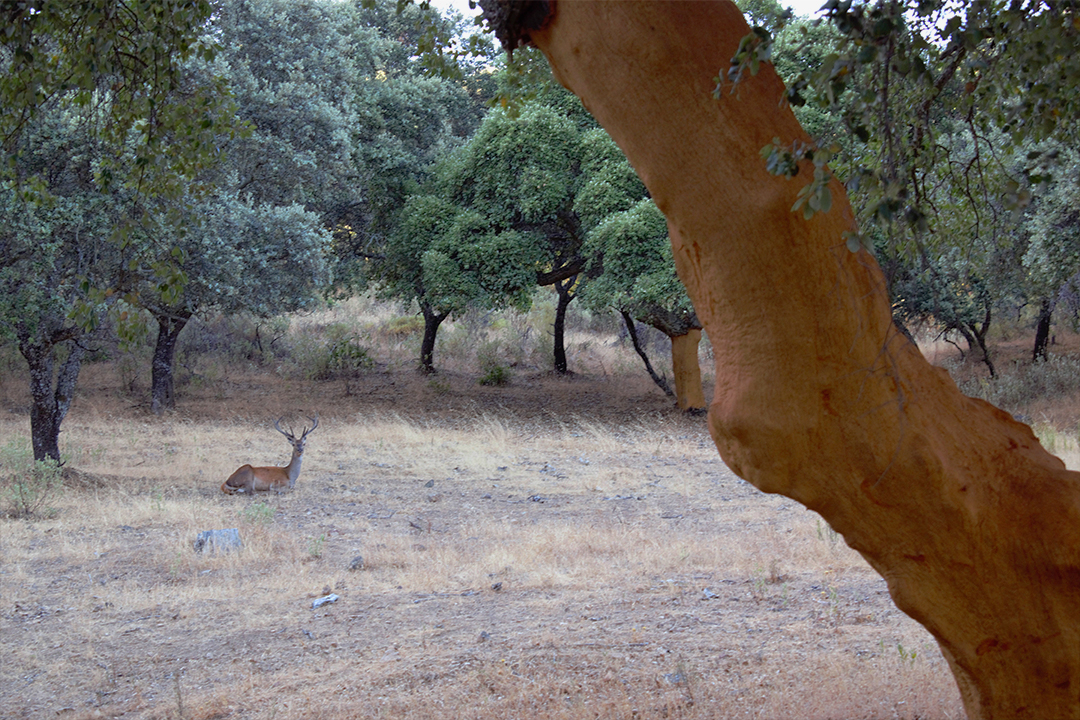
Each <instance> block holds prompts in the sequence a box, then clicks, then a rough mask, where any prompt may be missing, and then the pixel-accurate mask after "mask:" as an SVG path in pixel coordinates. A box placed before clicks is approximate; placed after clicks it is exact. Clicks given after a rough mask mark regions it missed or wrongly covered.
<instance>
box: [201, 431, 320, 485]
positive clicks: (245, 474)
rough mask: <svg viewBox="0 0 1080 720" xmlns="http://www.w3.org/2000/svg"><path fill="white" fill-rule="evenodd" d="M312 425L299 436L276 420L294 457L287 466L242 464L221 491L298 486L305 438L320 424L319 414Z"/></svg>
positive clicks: (224, 483)
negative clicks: (282, 426) (286, 429)
mask: <svg viewBox="0 0 1080 720" xmlns="http://www.w3.org/2000/svg"><path fill="white" fill-rule="evenodd" d="M311 420H312V423H313V424H312V426H311V427H310V428H305V429H304V432H303V434H302V435H300V437H299V438H297V437H296V436H295V435H293V433H292V428H289V431H288V432H286V431H285V430H282V429H281V425H280V423H281V420H280V419H279V420H276V421H274V428H275V429H277V431H278V432H279V433H281V434H282V435H284V436H285V438H286V439H287V440H288V441H289V444H290V445H292V449H293V450H292V459H291V460H289V464H288V465H286V466H285V467H274V466H270V467H255V466H253V465H241V466H240V467H239V468H237V470H236V472H234V473H233V474H232V475H230V476H229V477H228V479H227V480H226V481H225V482H223V483H222V484H221V491H222V492H223V493H225V494H226V495H234V494H236V493H245V492H246V493H253V492H269V491H270V490H275V491H277V492H281V491H282V490H292V489H293V488H294V487H295V486H296V479H297V478H298V477H300V462H301V460H303V457H304V440H305V439H306V438H307V436H308V433H310V432H311V431H312V430H314V429H315V428H317V427H318V426H319V418H318V416H316V417H314V418H312V419H311Z"/></svg>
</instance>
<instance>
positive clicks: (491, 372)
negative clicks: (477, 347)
mask: <svg viewBox="0 0 1080 720" xmlns="http://www.w3.org/2000/svg"><path fill="white" fill-rule="evenodd" d="M479 382H480V384H481V385H498V386H502V385H506V384H507V383H508V382H510V369H509V368H507V367H506V366H505V365H492V366H490V367H488V368H487V369H486V370H485V371H484V375H483V376H482V377H481V378H480V381H479Z"/></svg>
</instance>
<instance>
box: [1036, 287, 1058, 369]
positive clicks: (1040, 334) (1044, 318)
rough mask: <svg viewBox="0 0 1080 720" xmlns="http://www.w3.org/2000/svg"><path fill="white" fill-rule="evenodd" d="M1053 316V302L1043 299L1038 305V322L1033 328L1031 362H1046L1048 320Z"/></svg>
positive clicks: (1048, 340) (1048, 331) (1048, 334)
mask: <svg viewBox="0 0 1080 720" xmlns="http://www.w3.org/2000/svg"><path fill="white" fill-rule="evenodd" d="M1053 316H1054V302H1053V300H1051V299H1050V298H1043V301H1042V302H1041V303H1039V322H1038V324H1037V325H1036V326H1035V350H1034V352H1032V354H1031V361H1032V362H1038V361H1040V360H1046V359H1047V358H1048V357H1049V355H1048V353H1047V347H1048V346H1049V345H1050V320H1051V318H1053Z"/></svg>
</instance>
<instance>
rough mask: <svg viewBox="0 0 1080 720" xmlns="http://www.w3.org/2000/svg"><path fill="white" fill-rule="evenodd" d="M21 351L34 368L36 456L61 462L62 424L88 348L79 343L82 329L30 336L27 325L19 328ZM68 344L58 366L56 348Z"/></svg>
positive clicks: (32, 438)
mask: <svg viewBox="0 0 1080 720" xmlns="http://www.w3.org/2000/svg"><path fill="white" fill-rule="evenodd" d="M16 332H17V334H18V337H19V352H20V353H21V354H22V356H23V357H24V358H25V359H26V363H27V365H28V366H29V368H30V397H31V401H32V405H31V407H30V442H31V445H32V446H33V449H34V459H35V460H44V459H45V458H52V459H53V460H56V461H57V462H60V425H61V423H63V422H64V418H65V417H67V413H68V410H69V409H70V408H71V401H72V400H73V399H74V397H75V385H76V383H77V382H78V380H79V370H80V369H81V367H82V359H83V356H85V354H86V350H85V349H84V348H83V347H82V346H81V345H79V343H78V340H79V338H80V337H81V333H80V332H78V331H74V330H69V331H65V332H63V333H57V334H54V335H53V336H52V337H46V338H42V337H37V338H32V337H30V333H29V331H27V330H26V328H25V327H19V328H18V329H17V331H16ZM62 345H66V346H67V349H68V354H67V358H65V359H64V362H63V363H61V365H60V371H59V372H57V373H54V370H55V367H56V350H57V348H58V347H60V346H62Z"/></svg>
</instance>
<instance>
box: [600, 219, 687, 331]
mask: <svg viewBox="0 0 1080 720" xmlns="http://www.w3.org/2000/svg"><path fill="white" fill-rule="evenodd" d="M586 252H587V253H588V255H589V256H590V257H592V258H593V259H594V260H593V262H594V263H595V264H601V263H602V270H603V272H602V274H598V275H597V276H596V277H592V278H590V280H589V282H588V283H587V284H586V285H585V286H584V287H583V288H582V290H581V298H582V301H583V302H584V303H585V304H586V306H587V307H590V308H593V309H600V308H603V307H613V308H615V309H617V310H621V311H626V312H629V313H630V314H631V315H632V316H633V317H635V318H637V319H640V320H641V321H642V322H646V323H648V324H650V325H652V326H653V327H656V328H658V329H660V330H663V331H665V332H666V333H667V334H669V335H671V334H679V332H675V328H676V326H679V325H683V326H689V325H691V324H692V323H695V322H696V319H694V318H693V315H694V308H693V305H692V304H691V303H690V298H689V297H688V296H687V295H686V289H685V288H684V287H683V285H682V282H681V281H680V280H679V278H678V276H677V275H676V273H675V263H674V260H673V258H672V255H671V243H670V241H669V240H668V232H667V221H666V220H665V219H664V216H663V214H662V213H661V212H660V211H659V210H658V209H657V207H656V205H655V204H654V203H653V202H652V200H642V201H640V202H638V203H637V204H635V205H634V206H633V207H631V208H630V209H629V210H626V211H624V212H619V213H614V214H613V215H611V216H609V217H608V218H607V219H606V220H604V221H603V222H602V223H601V224H600V225H599V226H598V227H597V228H596V229H595V230H594V231H593V232H592V233H591V234H590V236H589V240H588V244H587V246H586ZM594 272H596V271H595V270H590V274H592V273H594ZM680 332H686V328H685V327H683V328H682V329H681V330H680Z"/></svg>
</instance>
